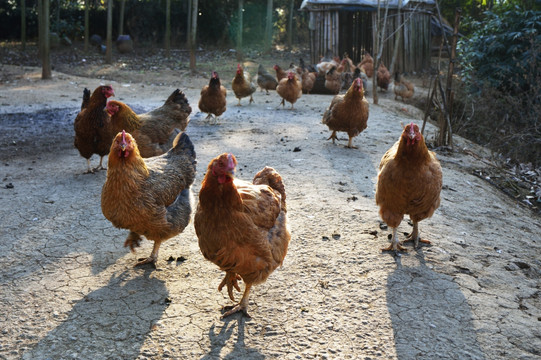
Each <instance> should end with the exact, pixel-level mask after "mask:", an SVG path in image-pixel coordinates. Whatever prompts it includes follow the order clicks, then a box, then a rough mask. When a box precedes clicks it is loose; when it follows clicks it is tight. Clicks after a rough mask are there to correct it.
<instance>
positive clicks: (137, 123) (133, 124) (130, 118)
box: [107, 89, 192, 158]
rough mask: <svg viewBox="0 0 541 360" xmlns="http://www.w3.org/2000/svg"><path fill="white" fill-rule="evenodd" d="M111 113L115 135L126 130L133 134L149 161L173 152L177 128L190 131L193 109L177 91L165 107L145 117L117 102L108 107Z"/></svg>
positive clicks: (142, 154)
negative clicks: (173, 135) (171, 150)
mask: <svg viewBox="0 0 541 360" xmlns="http://www.w3.org/2000/svg"><path fill="white" fill-rule="evenodd" d="M107 112H108V113H109V114H110V115H111V123H112V126H113V128H114V130H115V134H116V133H118V132H120V131H122V130H126V131H127V132H129V133H131V135H132V136H133V137H135V139H136V141H137V146H138V147H139V152H140V154H141V156H142V157H144V158H148V157H152V156H157V155H161V154H163V153H165V152H166V151H167V150H169V149H170V148H171V146H170V145H171V141H170V140H171V135H172V134H173V132H174V130H175V129H176V128H177V129H179V130H180V131H184V130H185V129H186V127H187V126H188V122H189V121H190V119H189V115H190V113H191V112H192V108H191V107H190V104H189V103H188V99H186V96H185V95H184V93H183V92H182V91H180V90H179V89H176V90H175V91H173V93H171V95H170V96H169V98H167V100H166V101H165V103H164V104H163V105H162V106H160V107H158V108H156V109H154V110H151V111H149V112H146V113H144V114H139V115H137V114H136V113H135V112H134V111H133V110H132V109H131V108H130V107H129V106H128V105H126V104H124V103H122V102H120V101H115V100H111V101H109V102H108V103H107Z"/></svg>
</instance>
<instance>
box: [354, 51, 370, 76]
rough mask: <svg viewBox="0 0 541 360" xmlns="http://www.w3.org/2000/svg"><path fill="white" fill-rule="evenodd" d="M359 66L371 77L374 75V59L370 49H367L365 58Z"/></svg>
mask: <svg viewBox="0 0 541 360" xmlns="http://www.w3.org/2000/svg"><path fill="white" fill-rule="evenodd" d="M357 67H358V68H359V69H361V70H362V72H364V73H365V74H366V76H368V77H369V78H371V77H372V75H374V59H373V58H372V56H370V53H369V52H368V51H365V53H364V56H363V59H362V60H361V62H360V63H359V65H357Z"/></svg>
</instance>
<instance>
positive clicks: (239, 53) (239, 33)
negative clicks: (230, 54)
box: [237, 0, 244, 61]
mask: <svg viewBox="0 0 541 360" xmlns="http://www.w3.org/2000/svg"><path fill="white" fill-rule="evenodd" d="M243 11H244V0H239V10H238V14H239V28H238V29H237V61H241V60H242V58H243V54H242V27H243V24H242V20H243V19H242V17H243Z"/></svg>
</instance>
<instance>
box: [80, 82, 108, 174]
mask: <svg viewBox="0 0 541 360" xmlns="http://www.w3.org/2000/svg"><path fill="white" fill-rule="evenodd" d="M88 94H89V92H88V89H85V90H84V92H83V101H82V103H81V111H80V112H79V113H78V114H77V117H76V118H75V121H74V123H73V129H74V130H75V139H74V141H73V145H74V146H75V147H76V148H77V150H79V154H81V156H82V157H84V158H85V159H86V162H87V165H88V170H87V171H86V172H85V173H87V174H88V173H92V172H94V171H96V170H100V169H104V167H103V165H102V163H103V157H104V156H105V155H107V154H108V153H109V148H110V147H111V141H112V140H113V137H114V136H115V134H116V133H115V132H114V131H113V130H112V129H111V126H110V125H111V122H110V119H109V114H107V112H106V111H105V105H106V104H107V99H108V98H109V97H111V96H114V95H115V92H114V90H113V87H112V86H111V85H102V86H98V87H97V88H96V89H95V90H94V92H93V93H92V95H91V96H90V97H88ZM93 154H98V155H99V156H100V164H99V165H98V167H97V168H95V169H92V168H91V167H90V158H91V157H92V155H93Z"/></svg>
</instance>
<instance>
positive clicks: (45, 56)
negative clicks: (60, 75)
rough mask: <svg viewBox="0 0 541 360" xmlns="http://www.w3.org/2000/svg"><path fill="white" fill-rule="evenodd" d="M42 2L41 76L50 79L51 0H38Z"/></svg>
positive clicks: (39, 2)
mask: <svg viewBox="0 0 541 360" xmlns="http://www.w3.org/2000/svg"><path fill="white" fill-rule="evenodd" d="M38 4H41V13H40V15H39V17H40V30H39V32H40V40H41V42H40V47H39V48H40V57H41V65H42V68H41V78H42V79H43V80H46V79H50V78H51V77H52V74H51V57H50V52H49V9H50V6H49V5H50V4H49V0H38Z"/></svg>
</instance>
